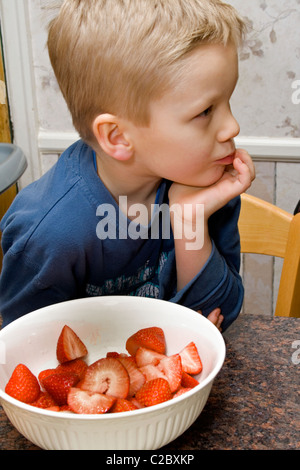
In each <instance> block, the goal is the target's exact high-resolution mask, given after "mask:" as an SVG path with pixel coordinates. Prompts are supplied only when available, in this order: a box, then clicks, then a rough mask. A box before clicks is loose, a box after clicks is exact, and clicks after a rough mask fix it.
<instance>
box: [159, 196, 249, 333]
mask: <svg viewBox="0 0 300 470" xmlns="http://www.w3.org/2000/svg"><path fill="white" fill-rule="evenodd" d="M239 213H240V197H238V198H235V199H233V200H232V201H231V202H230V203H228V204H227V205H226V206H224V207H223V208H222V209H220V210H219V211H218V212H216V213H215V214H213V216H212V217H211V218H210V220H209V232H210V236H211V239H212V245H213V248H212V252H211V255H210V257H209V259H208V260H207V262H206V264H205V265H204V266H203V268H202V269H201V271H200V272H199V273H198V274H197V276H195V278H194V279H192V280H191V281H190V282H189V283H188V284H187V285H186V286H185V287H184V289H182V290H180V291H179V292H176V287H175V286H176V262H175V255H174V253H173V256H172V258H173V259H170V260H169V262H168V264H167V266H166V269H165V271H164V272H163V273H162V274H163V279H162V292H163V295H164V296H165V298H167V297H168V300H170V301H172V302H176V303H178V304H181V305H184V306H186V307H189V308H191V309H193V310H201V311H202V313H203V315H205V316H207V315H208V314H209V313H210V312H211V311H212V310H213V309H215V308H217V307H219V308H220V309H221V312H222V315H223V316H224V321H223V324H222V331H225V330H226V329H227V328H228V327H229V326H230V324H231V323H232V322H233V321H234V320H235V319H236V318H237V316H238V315H239V313H240V310H241V307H242V303H243V298H244V288H243V284H242V279H241V277H240V275H239V269H240V238H239V232H238V225H237V223H238V217H239Z"/></svg>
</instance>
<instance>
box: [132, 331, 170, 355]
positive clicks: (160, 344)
mask: <svg viewBox="0 0 300 470" xmlns="http://www.w3.org/2000/svg"><path fill="white" fill-rule="evenodd" d="M140 347H144V348H147V349H152V350H153V351H156V352H158V353H160V354H165V351H166V342H165V335H164V332H163V330H162V329H161V328H158V327H156V326H153V327H149V328H142V329H141V330H138V331H137V332H136V333H134V334H133V335H132V336H130V337H129V338H128V339H127V341H126V349H127V351H128V352H129V354H130V355H131V356H134V355H135V353H136V351H137V350H138V348H140Z"/></svg>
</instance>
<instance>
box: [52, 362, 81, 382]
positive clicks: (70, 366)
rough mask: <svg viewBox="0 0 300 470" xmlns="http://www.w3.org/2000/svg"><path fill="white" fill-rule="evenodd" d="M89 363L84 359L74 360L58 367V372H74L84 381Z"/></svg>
mask: <svg viewBox="0 0 300 470" xmlns="http://www.w3.org/2000/svg"><path fill="white" fill-rule="evenodd" d="M87 367H88V365H87V363H86V362H84V360H83V359H73V361H68V362H64V363H63V364H60V365H59V366H57V367H56V370H55V371H56V372H74V374H77V375H78V377H79V380H81V379H83V377H84V374H85V372H86V370H87Z"/></svg>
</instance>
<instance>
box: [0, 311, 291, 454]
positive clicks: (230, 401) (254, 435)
mask: <svg viewBox="0 0 300 470" xmlns="http://www.w3.org/2000/svg"><path fill="white" fill-rule="evenodd" d="M224 339H225V343H226V350H227V351H226V359H225V362H224V365H223V368H222V369H221V371H220V373H219V375H218V376H217V377H216V379H215V381H214V383H213V387H212V390H211V394H210V396H209V399H208V401H207V403H206V406H205V408H204V410H203V411H202V414H201V415H200V417H199V418H198V419H197V420H196V421H195V423H194V424H193V425H192V426H191V427H190V428H189V429H188V430H187V431H186V432H185V433H184V434H182V435H181V436H180V437H178V438H177V439H176V440H175V441H173V442H171V443H170V444H168V445H167V446H165V447H164V448H163V449H161V450H162V451H166V452H168V453H172V452H178V451H186V452H188V451H197V450H299V449H300V380H299V377H300V375H299V372H300V319H299V318H278V317H276V318H274V319H269V318H265V317H261V316H256V315H242V314H241V315H240V316H239V318H238V319H237V320H236V321H235V323H234V324H233V325H231V326H230V328H229V329H228V330H227V331H226V332H225V333H224ZM0 450H39V448H38V447H36V446H35V445H34V444H32V443H30V442H29V441H28V440H27V439H25V438H24V437H23V436H21V435H20V434H19V432H18V431H17V430H16V429H15V428H13V426H12V425H11V424H10V423H9V421H8V419H7V417H6V415H5V414H4V411H3V409H2V408H1V407H0Z"/></svg>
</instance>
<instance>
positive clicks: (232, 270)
mask: <svg viewBox="0 0 300 470" xmlns="http://www.w3.org/2000/svg"><path fill="white" fill-rule="evenodd" d="M169 186H170V182H168V181H165V180H164V181H162V183H161V186H160V188H159V191H158V194H157V199H156V203H157V205H156V206H155V207H159V206H160V207H164V206H165V204H167V203H168V189H169ZM162 204H163V205H164V206H161V205H162ZM158 205H159V206H158ZM239 211H240V198H239V197H238V198H235V199H233V200H232V201H231V202H230V203H229V204H227V205H226V206H225V207H223V208H222V209H220V210H219V211H218V212H216V213H215V214H213V215H212V216H211V217H210V219H209V231H210V236H211V239H212V242H213V249H212V252H211V255H210V257H209V259H208V261H207V262H206V264H205V266H204V267H203V268H202V269H201V271H200V272H199V273H198V274H197V276H195V278H194V279H192V280H191V281H190V282H189V283H188V285H186V286H185V287H184V288H183V289H182V290H180V291H178V292H177V289H176V284H177V280H176V265H175V250H174V240H173V237H172V232H171V235H170V236H169V237H167V236H162V232H163V230H160V231H159V232H155V233H159V235H160V236H159V238H157V237H155V236H153V232H151V233H150V230H151V227H152V229H153V224H154V223H156V224H157V223H158V224H160V227H161V228H162V224H163V223H164V222H163V218H164V215H162V214H163V213H162V212H160V211H159V210H157V211H156V212H154V215H153V217H152V221H151V222H150V224H149V226H148V227H143V226H138V225H135V226H134V225H133V222H132V221H130V220H129V219H127V218H126V217H125V216H124V215H123V213H122V212H121V211H119V206H118V204H117V203H116V202H115V200H114V199H113V197H112V196H111V194H110V193H109V191H108V190H107V189H106V187H105V186H104V185H103V183H102V181H101V179H100V178H99V177H98V175H97V172H96V170H95V166H94V161H93V151H92V149H91V148H90V147H89V146H87V145H86V144H85V143H84V142H82V141H78V142H76V143H75V144H73V145H72V146H71V147H70V148H69V149H67V150H66V151H65V152H64V153H63V155H62V156H61V157H60V159H59V161H58V162H57V164H56V165H54V167H52V168H51V170H50V171H48V172H47V173H46V174H45V175H44V176H42V177H41V178H40V179H39V180H38V181H36V182H34V183H32V184H31V185H29V186H27V187H26V188H24V189H23V190H22V191H21V192H20V193H19V194H18V195H17V197H16V198H15V200H14V202H13V203H12V205H11V207H10V208H9V210H8V212H7V213H6V214H5V216H4V217H3V219H2V221H1V225H0V229H1V231H2V249H3V254H4V259H3V268H2V272H1V275H0V312H1V314H2V318H3V327H4V326H6V325H7V324H9V323H10V322H12V321H13V320H15V319H17V318H18V317H20V316H22V315H24V314H26V313H28V312H31V311H33V310H36V309H38V308H41V307H44V306H47V305H50V304H54V303H57V302H62V301H66V300H71V299H76V298H82V297H88V296H100V295H134V296H148V297H153V298H157V299H164V300H169V301H171V302H176V303H178V304H182V305H185V306H187V307H189V308H191V309H194V310H199V309H201V310H202V312H203V314H204V315H206V316H207V315H208V314H209V313H210V312H211V311H212V310H213V309H214V308H216V307H220V308H221V310H222V314H223V315H224V317H225V319H224V322H223V325H222V329H223V331H224V330H225V329H226V328H227V327H228V326H229V325H230V324H231V323H232V322H233V320H234V319H235V318H236V317H237V316H238V314H239V312H240V308H241V305H242V301H243V286H242V281H241V278H240V276H239V267H240V240H239V233H238V228H237V222H238V217H239ZM128 234H130V236H128ZM151 235H152V236H151ZM141 314H142V313H141Z"/></svg>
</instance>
